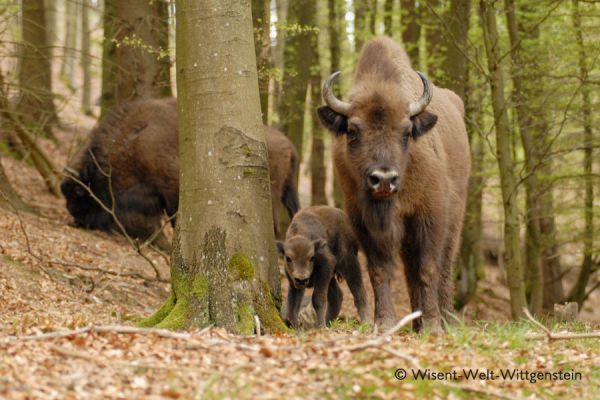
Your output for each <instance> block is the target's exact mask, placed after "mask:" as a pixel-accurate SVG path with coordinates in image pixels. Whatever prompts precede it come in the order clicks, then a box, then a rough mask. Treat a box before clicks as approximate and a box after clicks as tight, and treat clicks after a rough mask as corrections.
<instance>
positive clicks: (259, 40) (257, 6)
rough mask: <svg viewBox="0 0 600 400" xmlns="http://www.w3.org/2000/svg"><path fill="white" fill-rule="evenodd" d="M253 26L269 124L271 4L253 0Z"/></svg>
mask: <svg viewBox="0 0 600 400" xmlns="http://www.w3.org/2000/svg"><path fill="white" fill-rule="evenodd" d="M252 24H253V26H254V48H255V51H256V67H257V68H258V90H259V91H260V109H261V111H262V117H263V122H264V123H265V124H268V122H269V81H270V75H269V68H270V64H271V63H270V54H271V52H270V50H271V31H270V29H271V2H270V0H252Z"/></svg>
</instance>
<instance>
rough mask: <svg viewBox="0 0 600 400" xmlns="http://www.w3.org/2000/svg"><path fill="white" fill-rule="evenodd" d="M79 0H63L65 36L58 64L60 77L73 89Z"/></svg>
mask: <svg viewBox="0 0 600 400" xmlns="http://www.w3.org/2000/svg"><path fill="white" fill-rule="evenodd" d="M80 6H81V3H80V0H65V8H66V10H65V15H64V18H65V20H66V23H65V37H64V42H63V48H62V50H63V54H62V58H61V64H60V78H61V80H62V81H64V82H65V83H66V85H67V87H68V88H69V89H70V90H71V91H74V90H75V61H76V58H77V37H78V36H79V35H78V33H79V30H78V29H77V28H78V25H79V21H80V18H78V17H79V16H80V13H79V9H80V8H81V7H80Z"/></svg>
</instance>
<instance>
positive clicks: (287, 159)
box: [61, 99, 298, 249]
mask: <svg viewBox="0 0 600 400" xmlns="http://www.w3.org/2000/svg"><path fill="white" fill-rule="evenodd" d="M266 142H267V150H268V155H269V157H268V158H269V160H268V164H269V169H270V170H271V171H272V175H271V177H272V180H271V192H272V196H273V219H274V221H275V227H276V228H277V221H278V219H277V215H278V211H279V203H280V202H283V204H284V205H285V207H286V208H287V210H288V212H289V214H290V217H292V216H293V215H294V214H295V213H296V211H298V198H297V193H296V189H295V177H296V168H297V164H298V155H297V153H296V150H295V149H294V146H293V145H292V143H291V142H290V140H289V139H287V137H285V135H284V134H282V133H281V132H279V131H278V130H276V129H273V128H269V127H267V128H266ZM178 149H179V143H178V128H177V100H176V99H152V100H142V101H136V102H131V103H124V104H122V105H120V106H118V107H117V108H115V109H114V110H113V111H111V113H110V114H109V115H108V117H107V118H105V119H104V120H103V121H102V122H101V123H100V124H99V125H98V126H97V127H96V128H94V129H93V130H92V132H91V134H90V142H89V144H88V145H87V146H86V147H85V148H84V149H83V150H82V151H81V152H80V153H79V154H78V155H77V156H76V157H75V160H74V162H73V163H72V164H71V166H69V167H67V171H68V172H69V173H70V175H72V177H68V178H66V179H65V180H64V181H63V182H62V185H61V190H62V193H63V194H64V196H65V198H66V199H67V208H68V210H69V212H70V213H71V215H72V216H73V217H74V219H75V224H76V225H77V226H79V227H82V228H86V229H99V230H103V231H113V230H116V231H120V230H121V229H120V227H118V226H117V222H115V220H114V218H113V217H112V215H111V214H110V213H109V212H107V211H106V210H105V209H104V208H103V207H102V205H101V204H99V202H98V200H100V201H101V202H102V203H103V204H104V206H105V207H106V208H108V209H114V213H115V216H116V218H117V220H118V221H119V223H120V224H121V225H122V227H123V229H125V231H126V232H127V233H128V234H129V235H130V236H132V237H135V238H139V239H142V240H146V239H148V238H151V237H152V236H153V235H156V237H155V238H154V243H155V244H156V245H157V246H159V247H161V248H163V249H168V248H169V247H170V246H169V243H168V241H167V239H166V237H165V236H164V235H163V234H162V231H161V229H160V228H161V219H162V217H163V216H164V214H165V213H166V214H167V215H169V216H171V217H172V218H174V216H175V213H176V212H177V208H178V203H179V152H178V151H179V150H178ZM78 181H79V182H78ZM82 183H83V184H84V185H85V186H87V187H88V188H89V191H91V192H92V193H93V194H94V196H95V197H96V198H97V199H94V198H93V197H92V196H91V195H90V194H89V191H88V188H86V187H83V186H82V185H81V184H82ZM110 188H112V190H111V189H110ZM113 200H114V202H113ZM113 206H114V207H113ZM276 231H277V229H276Z"/></svg>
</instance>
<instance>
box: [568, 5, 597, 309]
mask: <svg viewBox="0 0 600 400" xmlns="http://www.w3.org/2000/svg"><path fill="white" fill-rule="evenodd" d="M572 4H573V5H572V8H573V29H574V31H575V42H576V45H577V54H578V58H579V79H580V80H581V82H582V86H581V102H582V108H581V116H582V120H583V146H582V147H583V149H584V157H583V173H584V175H585V196H584V220H585V227H584V232H583V262H582V264H581V270H580V272H579V276H578V278H577V282H576V283H575V286H574V287H573V289H572V290H571V293H570V294H569V298H570V299H571V300H572V301H576V302H577V303H579V305H580V306H581V304H582V303H583V301H584V300H585V297H586V286H587V284H588V281H589V279H590V276H591V275H592V270H593V264H594V262H593V260H592V252H593V249H594V185H593V180H592V166H593V165H592V163H593V138H594V135H593V128H592V100H591V94H590V92H591V90H590V87H589V85H588V84H587V83H586V82H585V81H586V80H587V79H588V76H589V67H588V61H587V57H586V52H585V43H584V40H583V32H582V27H581V10H580V8H579V0H573V3H572Z"/></svg>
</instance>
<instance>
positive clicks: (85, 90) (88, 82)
mask: <svg viewBox="0 0 600 400" xmlns="http://www.w3.org/2000/svg"><path fill="white" fill-rule="evenodd" d="M82 1H83V2H82V4H81V70H82V72H83V86H82V89H81V110H82V111H83V113H84V114H85V115H92V76H91V71H90V68H91V63H92V58H91V54H90V51H91V43H90V24H89V15H90V8H91V7H92V4H91V2H90V0H82Z"/></svg>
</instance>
